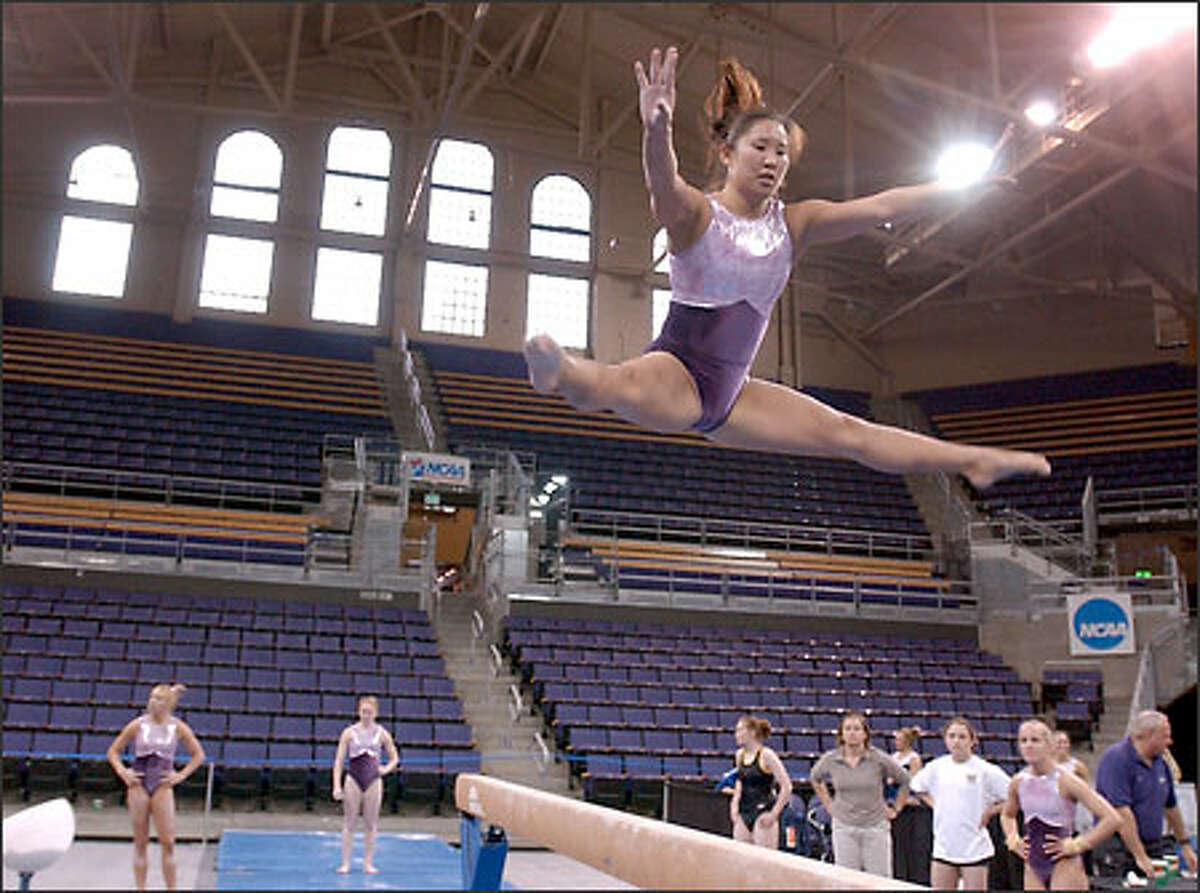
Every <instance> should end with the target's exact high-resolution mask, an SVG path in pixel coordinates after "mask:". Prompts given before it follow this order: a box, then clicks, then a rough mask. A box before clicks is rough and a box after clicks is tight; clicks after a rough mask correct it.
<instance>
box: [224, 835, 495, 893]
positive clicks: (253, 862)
mask: <svg viewBox="0 0 1200 893" xmlns="http://www.w3.org/2000/svg"><path fill="white" fill-rule="evenodd" d="M341 859H342V835H341V834H340V833H339V832H334V831H309V832H292V831H224V832H222V834H221V843H220V845H219V846H218V847H217V871H216V874H217V889H218V890H459V889H461V888H462V867H461V863H460V861H459V851H458V849H457V848H455V847H452V846H450V845H449V844H447V843H445V842H444V841H442V840H441V839H440V838H438V837H435V836H433V835H432V834H382V833H381V834H380V835H379V837H378V838H377V840H376V845H375V866H376V867H377V868H378V869H379V874H365V873H364V872H363V870H362V834H361V833H359V834H356V835H355V836H354V851H353V854H352V856H351V858H350V873H349V874H337V873H336V872H335V871H334V869H335V868H337V866H338V863H339V862H341ZM503 887H504V889H505V890H511V889H514V888H513V887H512V886H511V885H509V884H507V883H505V884H504V885H503Z"/></svg>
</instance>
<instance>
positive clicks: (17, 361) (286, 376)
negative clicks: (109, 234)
mask: <svg viewBox="0 0 1200 893" xmlns="http://www.w3.org/2000/svg"><path fill="white" fill-rule="evenodd" d="M4 337H5V361H6V362H5V375H6V376H7V377H9V378H10V379H11V380H13V381H24V382H33V383H39V384H53V385H60V386H65V387H84V388H100V389H103V390H111V391H119V392H126V393H141V394H154V395H160V396H170V397H183V398H193V399H200V400H224V401H232V402H238V403H252V404H257V405H264V406H280V407H286V408H291V409H301V410H307V411H311V412H336V413H344V414H354V415H379V416H386V415H387V410H386V406H385V404H384V399H383V394H382V390H381V388H380V385H379V382H378V381H377V379H376V376H375V370H374V367H373V366H372V365H370V364H367V363H349V362H344V361H333V360H328V359H325V358H321V357H291V356H287V355H283V354H269V353H263V352H257V351H242V350H229V349H223V348H210V347H204V346H198V345H188V344H177V343H173V342H172V343H167V342H154V341H140V340H138V339H132V338H118V337H113V336H106V335H90V334H81V333H74V332H58V331H54V330H42V329H26V328H22V327H16V326H12V327H6V329H5V333H4Z"/></svg>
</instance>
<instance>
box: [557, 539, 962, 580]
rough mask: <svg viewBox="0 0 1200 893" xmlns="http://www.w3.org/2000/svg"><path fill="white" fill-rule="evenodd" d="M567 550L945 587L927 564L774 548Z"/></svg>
mask: <svg viewBox="0 0 1200 893" xmlns="http://www.w3.org/2000/svg"><path fill="white" fill-rule="evenodd" d="M563 546H564V547H567V548H571V547H574V548H580V549H588V550H590V551H591V553H592V555H594V556H596V557H597V558H602V559H610V560H611V559H619V560H620V561H621V563H622V564H623V565H625V564H628V565H630V566H633V567H647V568H662V569H668V568H670V569H676V570H696V571H714V572H718V573H733V574H746V573H750V574H753V573H763V572H768V573H793V572H794V573H797V574H808V573H817V574H821V575H822V576H831V577H857V578H860V579H863V580H869V581H871V582H888V583H893V582H905V583H909V582H921V583H926V582H928V583H931V584H938V585H945V584H944V583H943V581H939V580H934V579H933V577H932V573H933V567H932V565H931V564H930V563H929V562H928V561H915V560H904V559H887V558H871V557H860V556H854V555H818V554H815V553H802V552H783V551H778V550H770V551H767V553H766V556H767V557H766V558H765V559H757V558H754V559H751V558H732V557H729V556H726V555H722V554H720V552H719V551H714V550H710V549H706V548H705V547H703V546H696V545H689V544H686V543H645V542H639V541H637V540H619V541H616V542H614V541H613V540H612V539H608V538H604V537H587V536H573V537H568V538H566V539H564V540H563Z"/></svg>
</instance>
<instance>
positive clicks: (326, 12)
mask: <svg viewBox="0 0 1200 893" xmlns="http://www.w3.org/2000/svg"><path fill="white" fill-rule="evenodd" d="M336 8H337V4H336V3H322V4H321V49H323V50H325V51H328V50H329V46H330V44H331V43H332V42H333V14H334V11H335V10H336Z"/></svg>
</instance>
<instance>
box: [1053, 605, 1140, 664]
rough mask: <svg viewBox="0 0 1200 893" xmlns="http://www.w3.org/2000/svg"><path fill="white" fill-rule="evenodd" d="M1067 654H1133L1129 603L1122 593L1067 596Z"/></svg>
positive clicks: (1131, 616)
mask: <svg viewBox="0 0 1200 893" xmlns="http://www.w3.org/2000/svg"><path fill="white" fill-rule="evenodd" d="M1067 626H1068V627H1069V636H1070V639H1071V654H1073V655H1076V654H1086V655H1090V656H1093V657H1094V656H1098V655H1099V656H1103V655H1105V654H1134V653H1135V652H1136V651H1137V646H1136V643H1135V642H1134V639H1133V602H1132V601H1131V600H1130V598H1129V594H1128V593H1125V592H1110V593H1105V594H1103V595H1096V594H1092V595H1068V596H1067Z"/></svg>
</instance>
